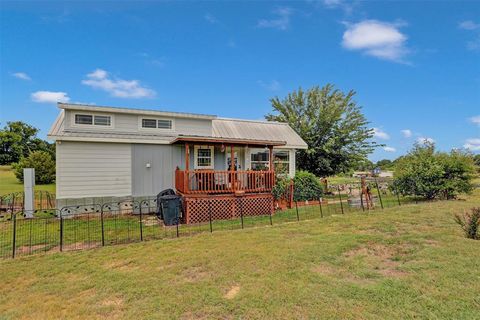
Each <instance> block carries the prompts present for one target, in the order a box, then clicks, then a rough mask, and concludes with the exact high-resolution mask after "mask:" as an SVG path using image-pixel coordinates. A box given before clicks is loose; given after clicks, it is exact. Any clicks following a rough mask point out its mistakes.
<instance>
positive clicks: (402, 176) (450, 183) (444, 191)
mask: <svg viewBox="0 0 480 320" xmlns="http://www.w3.org/2000/svg"><path fill="white" fill-rule="evenodd" d="M474 170H475V169H474V166H473V158H472V156H471V155H470V154H468V153H463V152H461V151H456V150H454V151H452V152H450V153H439V152H435V145H434V144H433V143H428V142H427V143H425V144H415V145H414V147H413V149H412V150H411V151H410V152H409V153H408V154H407V155H406V156H404V157H403V158H401V159H400V160H399V161H398V163H397V165H396V167H395V173H394V177H395V179H394V185H395V188H396V189H397V190H399V191H400V192H401V193H402V194H404V195H414V196H421V197H424V198H426V199H434V198H438V197H444V198H447V199H450V198H453V197H455V196H456V195H457V194H459V193H469V192H470V191H471V190H472V189H473V185H472V179H473V173H474Z"/></svg>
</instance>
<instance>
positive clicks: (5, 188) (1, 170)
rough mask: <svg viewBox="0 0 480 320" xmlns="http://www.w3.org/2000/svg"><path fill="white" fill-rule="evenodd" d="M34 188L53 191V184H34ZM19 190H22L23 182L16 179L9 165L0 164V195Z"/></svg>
mask: <svg viewBox="0 0 480 320" xmlns="http://www.w3.org/2000/svg"><path fill="white" fill-rule="evenodd" d="M35 190H42V191H48V192H51V193H55V184H54V183H52V184H43V185H41V184H39V185H36V186H35ZM19 191H23V183H21V182H19V181H18V180H17V178H16V177H15V174H14V173H13V171H12V168H11V167H10V166H0V196H1V195H5V194H9V193H13V192H19Z"/></svg>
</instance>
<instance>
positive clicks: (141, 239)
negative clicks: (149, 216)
mask: <svg viewBox="0 0 480 320" xmlns="http://www.w3.org/2000/svg"><path fill="white" fill-rule="evenodd" d="M142 202H143V201H140V216H139V218H140V241H143V215H142ZM149 206H150V203H149Z"/></svg>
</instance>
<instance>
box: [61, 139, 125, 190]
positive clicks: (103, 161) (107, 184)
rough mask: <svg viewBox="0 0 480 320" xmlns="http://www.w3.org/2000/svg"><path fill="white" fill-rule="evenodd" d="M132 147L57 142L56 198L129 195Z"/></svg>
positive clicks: (119, 144) (114, 144)
mask: <svg viewBox="0 0 480 320" xmlns="http://www.w3.org/2000/svg"><path fill="white" fill-rule="evenodd" d="M131 169H132V147H131V145H130V144H122V143H88V142H66V141H63V142H61V143H57V180H56V184H57V198H58V199H65V198H84V197H105V196H128V195H131V193H132V177H131Z"/></svg>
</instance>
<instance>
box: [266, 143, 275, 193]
mask: <svg viewBox="0 0 480 320" xmlns="http://www.w3.org/2000/svg"><path fill="white" fill-rule="evenodd" d="M268 149H269V151H270V152H269V157H268V158H269V166H268V167H269V168H270V170H269V171H270V172H271V173H270V177H271V178H270V183H271V184H270V186H271V187H272V188H273V185H274V184H275V174H274V173H273V172H275V168H274V166H275V164H274V162H273V146H269V147H268Z"/></svg>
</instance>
